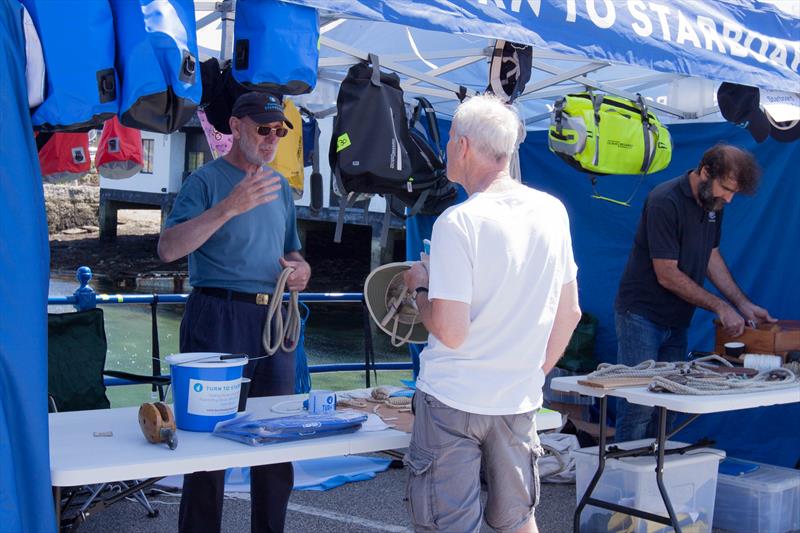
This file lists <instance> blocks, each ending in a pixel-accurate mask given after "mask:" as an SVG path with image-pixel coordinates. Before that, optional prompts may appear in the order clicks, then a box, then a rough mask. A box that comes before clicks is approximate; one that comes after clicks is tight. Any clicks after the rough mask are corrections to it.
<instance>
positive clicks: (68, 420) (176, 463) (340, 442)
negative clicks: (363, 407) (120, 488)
mask: <svg viewBox="0 0 800 533" xmlns="http://www.w3.org/2000/svg"><path fill="white" fill-rule="evenodd" d="M305 398H306V395H291V396H274V397H269V398H249V399H248V400H247V411H248V413H252V414H253V415H254V416H255V417H256V418H268V417H278V416H286V413H277V412H274V411H273V410H272V407H273V406H276V405H278V404H285V402H296V403H300V402H302V400H304V399H305ZM138 411H139V409H138V407H122V408H115V409H100V410H95V411H75V412H68V413H52V414H50V415H49V426H50V477H51V483H52V485H53V492H54V496H55V502H56V509H57V513H59V516H58V519H59V523H60V520H61V517H60V508H59V501H60V489H61V488H62V487H73V486H80V485H89V484H96V483H107V482H112V481H122V480H131V479H144V478H149V479H147V481H145V482H142V483H141V484H138V485H136V486H135V487H132V488H131V489H130V491H124V492H123V493H120V494H118V495H116V496H114V497H113V501H109V500H104V501H103V502H99V503H100V507H103V506H107V505H110V504H111V503H114V501H117V500H119V499H121V497H125V496H128V495H130V494H131V493H133V492H134V491H138V490H141V489H143V488H146V487H148V486H149V485H152V484H153V483H156V482H157V481H158V480H160V479H161V478H163V477H166V476H171V475H177V474H188V473H191V472H201V471H214V470H224V469H226V468H232V467H245V466H256V465H265V464H272V463H283V462H289V461H298V460H303V459H318V458H322V457H335V456H340V455H351V454H357V453H368V452H376V451H382V450H393V449H398V448H405V447H407V446H408V444H409V441H410V439H411V435H410V434H409V433H405V432H402V431H397V430H394V429H385V430H381V431H363V430H360V431H357V432H355V433H350V434H345V435H333V436H329V437H322V438H316V439H308V440H302V441H294V442H286V443H280V444H268V445H266V446H248V445H246V444H242V443H239V442H235V441H232V440H228V439H223V438H219V437H215V436H213V435H212V434H211V433H201V432H193V431H183V430H178V431H177V434H178V446H177V448H176V449H175V450H170V449H169V448H168V447H167V445H166V444H158V445H156V444H150V443H149V442H147V441H146V440H145V438H144V436H143V435H142V433H141V431H140V429H139V422H138ZM560 425H561V416H560V415H559V414H558V413H555V412H553V411H544V412H540V413H539V414H538V415H537V417H536V426H537V429H538V430H539V431H544V430H547V429H553V428H556V427H560ZM85 514H86V515H87V516H88V514H89V512H88V511H87V512H86V513H85ZM84 518H85V517H78V520H79V521H82V520H83V519H84Z"/></svg>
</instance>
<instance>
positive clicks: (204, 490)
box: [178, 292, 295, 533]
mask: <svg viewBox="0 0 800 533" xmlns="http://www.w3.org/2000/svg"><path fill="white" fill-rule="evenodd" d="M266 316H267V306H265V305H256V304H251V303H246V302H240V301H236V300H226V299H223V298H217V297H215V296H209V295H206V294H198V293H196V292H193V293H192V294H191V295H190V296H189V300H188V301H187V302H186V310H185V311H184V313H183V320H182V321H181V338H180V348H181V352H223V353H244V354H247V355H249V356H250V358H251V359H253V360H251V361H250V362H249V363H248V365H247V366H246V367H245V370H244V375H245V376H246V377H249V378H250V379H251V380H252V381H251V383H250V394H249V396H250V397H251V398H253V397H259V396H279V395H282V394H294V374H295V353H294V352H290V353H287V352H284V351H282V350H278V351H277V352H276V353H275V355H273V356H272V357H267V358H264V359H255V358H257V357H260V356H263V355H265V354H264V349H263V347H262V346H261V330H262V327H263V326H264V321H265V320H266ZM293 486H294V469H293V468H292V463H278V464H272V465H265V466H255V467H252V468H251V469H250V496H251V503H250V530H251V531H252V532H253V533H280V532H282V531H283V529H284V522H285V520H286V508H287V506H288V504H289V495H290V494H291V492H292V487H293ZM224 490H225V471H224V470H219V471H216V472H195V473H194V474H187V475H185V476H183V495H182V497H181V507H180V512H179V515H178V531H179V532H180V533H214V532H217V533H218V532H219V531H220V530H221V527H222V500H223V496H224Z"/></svg>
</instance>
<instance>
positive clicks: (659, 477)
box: [656, 407, 681, 533]
mask: <svg viewBox="0 0 800 533" xmlns="http://www.w3.org/2000/svg"><path fill="white" fill-rule="evenodd" d="M667 414H668V413H667V409H666V408H665V407H659V408H658V441H657V445H658V451H657V452H658V455H657V459H656V483H658V490H659V492H660V493H661V499H662V500H664V506H665V507H666V508H667V513H668V514H669V519H670V521H671V522H672V528H673V529H674V530H675V533H681V526H680V525H679V524H678V519H677V517H676V516H675V511H674V510H673V508H672V502H671V501H670V499H669V495H668V494H667V488H666V487H665V486H664V450H665V448H666V445H667Z"/></svg>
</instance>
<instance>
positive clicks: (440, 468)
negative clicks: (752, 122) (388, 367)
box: [403, 391, 543, 533]
mask: <svg viewBox="0 0 800 533" xmlns="http://www.w3.org/2000/svg"><path fill="white" fill-rule="evenodd" d="M412 405H413V409H414V413H415V417H414V427H413V431H412V435H411V444H410V445H409V448H408V452H407V453H406V455H405V457H404V459H403V463H404V464H405V465H406V466H407V467H408V470H409V476H408V484H407V486H406V498H407V501H408V510H409V514H410V516H411V522H412V524H413V525H414V529H415V531H420V532H425V531H443V532H446V531H450V532H454V533H469V532H478V531H480V528H481V518H482V516H481V515H482V514H483V518H485V520H486V523H487V524H488V525H489V526H490V527H492V528H493V529H495V530H496V531H501V532H502V531H515V530H516V529H518V528H520V527H521V526H523V525H524V524H526V523H527V522H528V520H529V519H530V518H531V516H532V515H533V511H534V508H535V507H536V505H537V503H538V500H539V473H538V466H537V462H538V459H539V457H541V456H542V454H543V451H542V447H541V445H540V443H539V439H538V437H537V436H536V431H535V429H536V428H535V425H534V417H535V414H536V412H535V411H531V412H528V413H522V414H516V415H479V414H474V413H467V412H465V411H460V410H458V409H454V408H452V407H449V406H447V405H445V404H443V403H442V402H440V401H439V400H437V399H436V398H435V397H433V396H431V395H430V394H426V393H424V392H422V391H417V392H416V393H415V394H414V400H413V404H412ZM482 467H483V472H484V477H485V481H486V485H487V492H488V498H487V501H486V508H485V510H484V511H483V513H482V512H481V498H480V496H481V470H482Z"/></svg>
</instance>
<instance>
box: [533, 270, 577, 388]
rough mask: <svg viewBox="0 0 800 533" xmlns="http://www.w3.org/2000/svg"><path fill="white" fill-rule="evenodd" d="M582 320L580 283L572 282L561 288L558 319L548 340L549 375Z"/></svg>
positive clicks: (545, 361) (547, 365) (546, 357)
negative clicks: (579, 303)
mask: <svg viewBox="0 0 800 533" xmlns="http://www.w3.org/2000/svg"><path fill="white" fill-rule="evenodd" d="M580 320H581V308H580V305H578V282H577V281H571V282H569V283H567V284H565V285H562V286H561V295H560V296H559V298H558V308H557V310H556V318H555V321H554V322H553V330H552V331H551V332H550V338H549V339H547V352H546V355H545V359H544V365H543V366H542V370H544V373H545V375H547V374H548V373H549V372H550V371H551V370H552V369H553V367H554V366H556V363H557V362H558V360H559V359H561V356H562V355H564V350H566V348H567V344H569V340H570V338H571V337H572V332H573V331H575V327H576V326H577V325H578V322H580Z"/></svg>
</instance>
